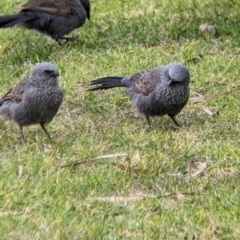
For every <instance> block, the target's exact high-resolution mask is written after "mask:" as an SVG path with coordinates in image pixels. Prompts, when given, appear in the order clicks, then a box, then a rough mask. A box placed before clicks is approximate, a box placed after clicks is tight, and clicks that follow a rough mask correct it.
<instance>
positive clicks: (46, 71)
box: [44, 70, 53, 74]
mask: <svg viewBox="0 0 240 240" xmlns="http://www.w3.org/2000/svg"><path fill="white" fill-rule="evenodd" d="M44 72H45V73H47V74H50V73H52V72H53V71H51V70H45V71H44Z"/></svg>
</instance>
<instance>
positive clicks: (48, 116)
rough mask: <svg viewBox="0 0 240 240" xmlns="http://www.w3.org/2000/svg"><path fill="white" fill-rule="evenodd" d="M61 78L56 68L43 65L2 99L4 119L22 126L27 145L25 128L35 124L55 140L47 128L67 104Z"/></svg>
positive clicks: (0, 102)
mask: <svg viewBox="0 0 240 240" xmlns="http://www.w3.org/2000/svg"><path fill="white" fill-rule="evenodd" d="M58 76H59V73H58V70H57V69H56V67H55V66H54V65H53V64H51V63H49V62H42V63H39V64H37V65H36V66H35V67H34V68H33V69H32V71H31V72H30V73H29V74H28V75H27V76H25V77H24V78H23V79H22V80H21V81H20V82H19V83H18V84H17V85H16V86H14V87H13V88H11V89H10V90H9V91H8V92H7V93H6V94H5V95H4V96H3V97H2V98H1V99H0V115H2V116H3V117H4V118H5V119H7V120H12V121H14V122H16V123H17V124H18V126H19V129H20V135H21V138H22V140H23V141H24V135H23V131H22V127H24V126H28V125H32V124H40V126H41V127H42V129H43V130H44V132H45V133H46V134H47V136H48V137H49V138H51V137H50V135H49V134H48V132H47V130H46V128H45V126H44V125H45V124H47V123H50V122H51V121H52V119H53V118H54V116H55V115H56V113H57V111H58V109H59V107H60V105H61V103H62V100H63V93H62V90H61V89H60V87H59V85H58V82H57V77H58Z"/></svg>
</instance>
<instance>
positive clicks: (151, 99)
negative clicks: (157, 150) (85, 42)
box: [89, 63, 190, 126]
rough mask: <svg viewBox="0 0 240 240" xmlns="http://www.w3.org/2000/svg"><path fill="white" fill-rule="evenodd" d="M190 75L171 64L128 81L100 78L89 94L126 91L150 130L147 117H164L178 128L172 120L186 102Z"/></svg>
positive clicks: (138, 74) (186, 70) (176, 65)
mask: <svg viewBox="0 0 240 240" xmlns="http://www.w3.org/2000/svg"><path fill="white" fill-rule="evenodd" d="M189 82H190V73H189V71H188V69H187V68H186V67H184V66H183V65H181V64H178V63H170V64H168V65H165V66H161V67H157V68H154V69H152V70H148V71H143V72H139V73H136V74H134V75H133V76H131V77H103V78H99V79H96V80H93V81H91V83H90V85H94V86H95V87H94V88H91V89H89V90H90V91H96V90H103V89H109V88H115V87H125V88H127V94H128V95H129V97H130V99H131V101H132V102H133V104H134V105H135V106H136V107H137V109H138V110H139V112H140V113H142V114H144V116H145V117H146V119H147V121H148V124H149V126H150V117H152V116H163V115H165V114H167V115H168V116H169V117H170V118H171V119H172V120H173V121H174V123H175V124H176V125H177V126H179V125H178V123H177V121H176V120H175V116H176V115H177V114H178V113H179V112H180V111H181V110H182V108H183V107H184V106H185V105H186V103H187V101H188V98H189Z"/></svg>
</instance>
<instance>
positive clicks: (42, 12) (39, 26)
mask: <svg viewBox="0 0 240 240" xmlns="http://www.w3.org/2000/svg"><path fill="white" fill-rule="evenodd" d="M90 8H91V7H90V2H89V0H31V1H28V2H27V3H25V4H23V5H22V6H21V7H20V12H19V13H17V14H12V15H6V16H0V28H9V27H13V26H15V25H20V26H22V27H25V28H27V29H33V30H37V31H38V32H40V33H42V34H45V35H48V36H50V37H51V38H52V39H54V40H56V41H57V42H58V43H60V42H59V40H61V39H64V40H66V41H68V40H70V39H71V38H70V37H65V35H67V34H69V33H70V32H72V31H73V30H74V29H76V28H79V27H81V26H82V25H83V24H84V23H85V21H86V19H90V10H91V9H90Z"/></svg>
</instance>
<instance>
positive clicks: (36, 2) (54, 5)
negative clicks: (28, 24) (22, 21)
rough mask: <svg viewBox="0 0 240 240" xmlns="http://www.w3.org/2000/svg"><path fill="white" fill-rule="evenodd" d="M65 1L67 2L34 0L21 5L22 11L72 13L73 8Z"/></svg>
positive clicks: (65, 14)
mask: <svg viewBox="0 0 240 240" xmlns="http://www.w3.org/2000/svg"><path fill="white" fill-rule="evenodd" d="M65 2H66V3H64V1H59V0H47V1H46V0H32V1H29V2H27V3H25V4H23V5H22V6H21V12H24V11H29V10H31V11H39V12H47V13H53V14H57V15H63V16H68V15H72V13H73V8H72V7H71V6H70V5H69V4H68V3H67V1H65Z"/></svg>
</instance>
